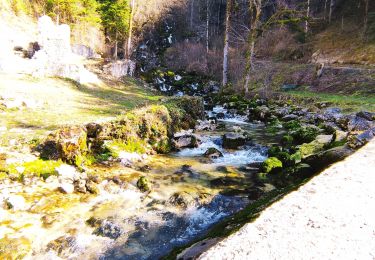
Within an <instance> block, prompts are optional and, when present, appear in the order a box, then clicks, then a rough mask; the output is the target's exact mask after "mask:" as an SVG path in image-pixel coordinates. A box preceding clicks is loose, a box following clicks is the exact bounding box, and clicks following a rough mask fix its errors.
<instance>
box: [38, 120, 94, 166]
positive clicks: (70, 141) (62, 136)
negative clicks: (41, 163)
mask: <svg viewBox="0 0 375 260" xmlns="http://www.w3.org/2000/svg"><path fill="white" fill-rule="evenodd" d="M38 149H39V150H40V152H41V153H40V157H41V158H42V159H48V160H57V159H62V160H63V161H65V162H67V163H70V164H75V165H77V164H79V160H80V159H82V157H84V156H85V154H86V153H87V151H88V147H87V133H86V129H85V128H83V127H65V128H62V129H60V130H58V131H56V132H55V133H52V134H50V135H49V136H48V137H47V139H46V141H45V142H44V143H43V144H42V145H41V146H40V147H39V148H38ZM77 166H79V165H77Z"/></svg>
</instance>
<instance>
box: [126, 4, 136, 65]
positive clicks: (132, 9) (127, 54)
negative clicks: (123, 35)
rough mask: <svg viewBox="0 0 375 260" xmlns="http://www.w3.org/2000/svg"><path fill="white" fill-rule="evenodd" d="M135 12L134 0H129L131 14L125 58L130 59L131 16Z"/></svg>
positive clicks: (131, 16)
mask: <svg viewBox="0 0 375 260" xmlns="http://www.w3.org/2000/svg"><path fill="white" fill-rule="evenodd" d="M134 10H135V0H131V12H130V17H129V34H128V40H127V43H128V46H127V48H126V58H127V59H130V57H131V53H132V36H133V16H134Z"/></svg>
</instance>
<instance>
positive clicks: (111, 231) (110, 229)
mask: <svg viewBox="0 0 375 260" xmlns="http://www.w3.org/2000/svg"><path fill="white" fill-rule="evenodd" d="M122 233H123V230H122V228H121V227H120V226H119V225H118V224H116V223H114V222H112V221H111V220H107V219H106V220H103V221H102V222H101V223H100V226H99V227H98V228H97V229H95V230H94V232H93V234H94V235H97V236H102V237H109V238H111V239H117V238H119V237H120V236H121V234H122Z"/></svg>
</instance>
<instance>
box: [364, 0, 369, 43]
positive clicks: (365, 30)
mask: <svg viewBox="0 0 375 260" xmlns="http://www.w3.org/2000/svg"><path fill="white" fill-rule="evenodd" d="M364 2H365V3H364V4H365V15H364V17H363V37H365V35H366V32H367V23H368V5H369V0H364Z"/></svg>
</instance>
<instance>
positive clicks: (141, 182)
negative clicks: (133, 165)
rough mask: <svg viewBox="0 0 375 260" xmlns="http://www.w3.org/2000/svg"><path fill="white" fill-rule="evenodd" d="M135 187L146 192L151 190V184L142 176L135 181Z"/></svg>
mask: <svg viewBox="0 0 375 260" xmlns="http://www.w3.org/2000/svg"><path fill="white" fill-rule="evenodd" d="M137 187H138V189H139V190H140V191H142V192H146V191H150V190H151V184H150V183H149V181H148V179H147V178H146V177H144V176H142V177H140V178H139V179H138V181H137Z"/></svg>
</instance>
